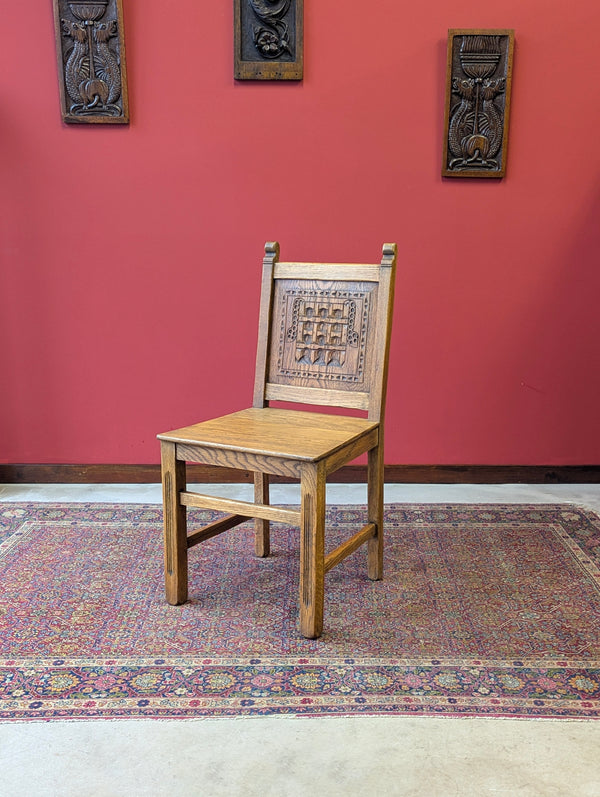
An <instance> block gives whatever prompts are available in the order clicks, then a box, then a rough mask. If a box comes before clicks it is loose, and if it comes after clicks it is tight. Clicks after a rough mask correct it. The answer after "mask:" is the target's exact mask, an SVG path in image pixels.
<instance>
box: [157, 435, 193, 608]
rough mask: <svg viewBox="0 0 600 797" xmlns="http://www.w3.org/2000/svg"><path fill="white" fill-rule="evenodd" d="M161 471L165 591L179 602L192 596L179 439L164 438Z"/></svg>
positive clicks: (175, 601)
mask: <svg viewBox="0 0 600 797" xmlns="http://www.w3.org/2000/svg"><path fill="white" fill-rule="evenodd" d="M160 448H161V472H162V485H163V516H164V533H165V593H166V599H167V603H170V604H171V605H173V606H175V605H177V604H180V603H185V602H186V601H187V597H188V572H187V569H188V553H187V552H188V546H187V522H186V521H187V518H186V508H185V506H183V505H182V504H181V502H180V500H179V494H180V492H181V491H182V490H185V487H186V472H185V462H182V461H181V460H178V459H177V457H176V446H175V443H169V442H167V441H164V440H161V444H160Z"/></svg>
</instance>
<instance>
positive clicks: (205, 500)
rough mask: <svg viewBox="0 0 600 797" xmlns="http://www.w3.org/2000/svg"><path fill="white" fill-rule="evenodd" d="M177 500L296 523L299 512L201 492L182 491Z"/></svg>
mask: <svg viewBox="0 0 600 797" xmlns="http://www.w3.org/2000/svg"><path fill="white" fill-rule="evenodd" d="M179 500H180V501H181V503H182V504H183V505H184V506H195V507H199V508H200V509H215V510H217V511H219V512H233V513H235V514H238V515H244V516H245V517H247V518H256V517H258V518H264V519H265V520H278V521H280V522H281V523H291V524H292V525H296V526H297V525H298V523H299V522H300V512H298V511H296V510H294V509H283V508H282V507H278V506H261V505H259V504H252V503H250V502H248V501H236V500H234V499H233V498H217V497H215V496H214V495H202V494H201V493H195V492H194V493H191V492H182V493H180V495H179Z"/></svg>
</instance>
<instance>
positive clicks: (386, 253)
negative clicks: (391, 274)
mask: <svg viewBox="0 0 600 797" xmlns="http://www.w3.org/2000/svg"><path fill="white" fill-rule="evenodd" d="M397 255H398V244H384V245H383V254H382V258H381V265H382V266H391V265H392V263H393V262H394V260H395V259H396V256H397Z"/></svg>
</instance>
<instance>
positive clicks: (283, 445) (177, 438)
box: [158, 407, 379, 462]
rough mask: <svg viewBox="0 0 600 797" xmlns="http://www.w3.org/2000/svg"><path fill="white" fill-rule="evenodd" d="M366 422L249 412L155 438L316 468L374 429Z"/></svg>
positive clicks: (312, 414)
mask: <svg viewBox="0 0 600 797" xmlns="http://www.w3.org/2000/svg"><path fill="white" fill-rule="evenodd" d="M378 425H379V424H378V422H376V421H369V420H367V419H365V418H352V417H347V416H342V415H328V414H325V413H317V412H303V411H301V410H287V409H286V410H281V409H276V408H273V407H264V408H263V407H251V408H249V409H245V410H241V411H239V412H234V413H231V414H230V415H223V416H221V417H220V418H213V419H211V420H209V421H204V422H203V423H196V424H194V425H193V426H185V427H183V428H181V429H175V430H174V431H172V432H165V433H164V434H160V435H158V438H159V439H160V440H164V441H168V442H171V443H179V444H184V445H186V444H187V445H196V446H204V447H206V448H215V449H220V450H228V451H242V452H245V453H250V454H257V455H262V456H272V457H281V458H285V459H293V460H299V461H305V462H317V461H319V460H321V459H323V458H325V457H328V456H330V455H331V454H334V453H335V452H336V451H338V450H339V449H341V448H343V447H345V446H347V445H348V444H349V443H352V442H353V441H354V440H358V439H359V438H361V437H362V436H363V435H365V434H366V433H368V432H370V431H372V430H373V429H376V428H377V426H378Z"/></svg>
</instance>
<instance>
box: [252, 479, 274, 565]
mask: <svg viewBox="0 0 600 797" xmlns="http://www.w3.org/2000/svg"><path fill="white" fill-rule="evenodd" d="M254 503H255V504H258V505H260V506H268V504H269V474H268V473H255V474H254ZM254 553H255V554H256V555H257V556H260V557H265V556H268V555H269V554H270V553H271V539H270V531H269V521H268V520H266V519H265V518H255V520H254Z"/></svg>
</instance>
